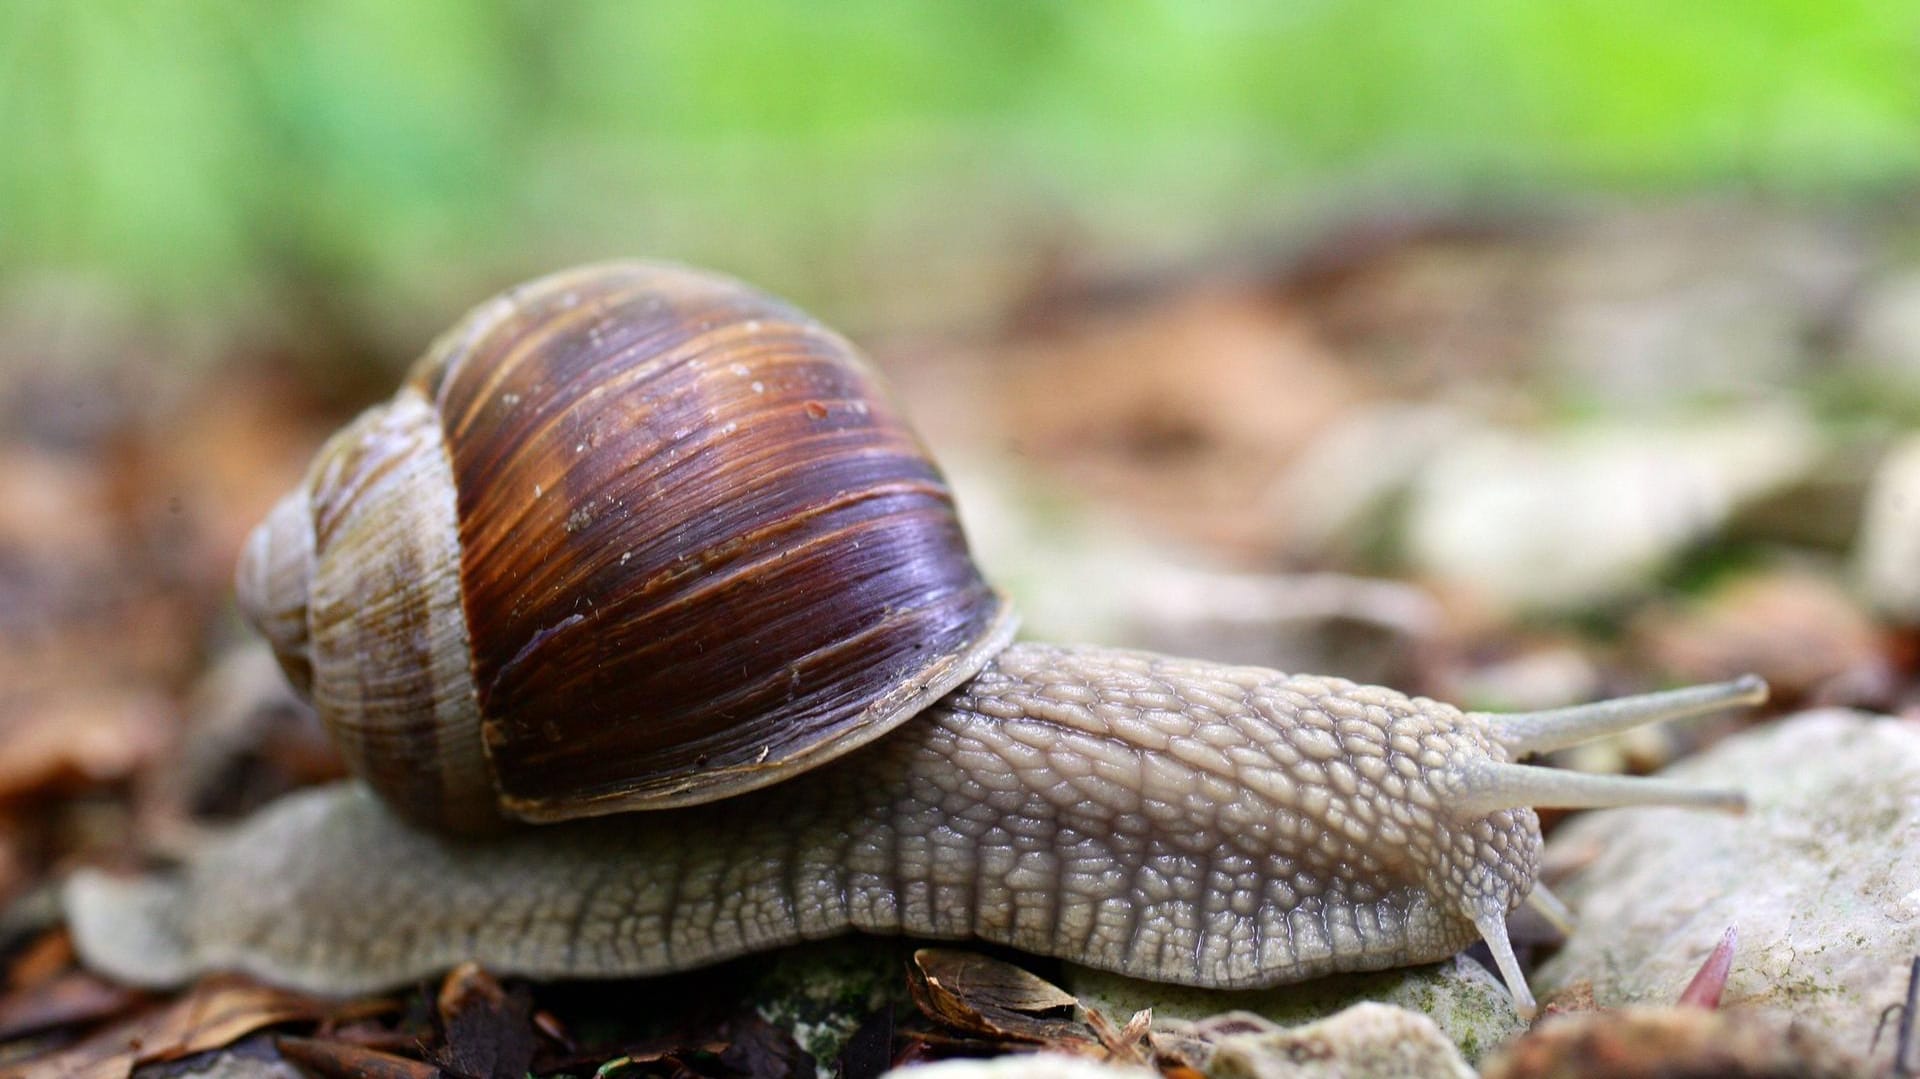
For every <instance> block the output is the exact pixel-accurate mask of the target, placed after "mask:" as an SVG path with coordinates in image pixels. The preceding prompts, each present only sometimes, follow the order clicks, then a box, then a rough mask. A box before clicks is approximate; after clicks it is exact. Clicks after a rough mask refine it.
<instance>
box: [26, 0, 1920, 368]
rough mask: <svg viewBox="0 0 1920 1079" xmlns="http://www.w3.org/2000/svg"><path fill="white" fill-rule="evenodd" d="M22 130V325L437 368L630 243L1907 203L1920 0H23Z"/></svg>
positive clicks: (815, 255) (849, 269)
mask: <svg viewBox="0 0 1920 1079" xmlns="http://www.w3.org/2000/svg"><path fill="white" fill-rule="evenodd" d="M0 147H5V150H4V152H0V331H4V330H5V329H6V328H7V325H6V324H7V323H8V322H12V323H14V324H16V325H17V324H18V323H19V322H20V321H21V320H25V321H27V322H29V323H32V324H33V325H36V326H40V327H42V328H44V326H45V324H46V323H48V322H49V321H50V320H51V321H53V322H58V321H59V320H60V319H61V318H62V317H70V318H75V319H79V320H81V321H84V322H87V323H88V325H89V329H90V330H91V329H95V328H97V324H98V323H99V322H101V321H108V322H111V321H113V320H116V319H118V320H125V321H126V322H128V323H130V324H134V325H138V326H140V327H143V331H142V332H145V333H161V334H164V335H166V336H165V337H164V338H163V340H164V342H165V343H164V345H163V346H162V347H161V348H159V350H158V352H157V353H156V354H157V355H162V356H164V357H166V358H167V359H169V360H171V361H177V362H192V361H194V360H196V359H204V358H206V357H207V356H215V355H218V354H219V353H221V352H223V351H225V350H227V349H229V348H231V347H232V346H233V344H234V342H235V341H236V340H253V341H258V340H263V339H264V340H270V341H271V340H284V341H296V342H297V341H300V340H321V339H324V340H327V341H329V342H330V347H343V346H341V343H342V342H344V343H345V346H344V347H347V349H348V351H350V352H351V351H354V350H356V349H357V350H362V351H364V352H366V353H368V354H370V355H377V356H381V357H386V356H389V355H391V356H399V357H405V356H407V355H409V354H411V353H412V352H414V351H415V350H416V349H417V348H418V347H419V344H420V342H421V341H422V340H423V339H424V338H425V337H426V336H427V335H429V334H431V333H432V332H433V331H434V330H435V329H436V328H438V327H440V326H442V325H445V324H446V323H447V322H448V321H449V320H450V318H451V317H452V315H453V314H454V313H456V312H457V311H458V310H459V309H461V308H462V307H464V306H465V305H466V304H467V303H469V302H471V301H472V299H473V298H474V297H476V296H478V295H481V294H484V292H486V291H488V290H490V289H492V288H494V287H497V286H498V285H500V284H502V283H504V282H507V281H511V280H515V279H518V278H521V277H525V276H528V275H530V274H533V273H536V272H540V271H543V270H546V269H550V268H552V267H555V266H558V265H563V264H566V263H570V262H576V261H580V260H583V259H587V258H593V257H599V256H605V255H609V254H615V253H645V254H651V255H657V256H666V257H672V258H677V259H682V260H686V261H690V262H695V263H701V264H708V265H713V266H718V267H722V268H725V269H727V270H730V271H732V272H735V273H737V274H740V275H742V276H745V277H747V278H749V279H752V280H754V281H757V282H760V283H762V284H764V285H766V286H768V287H770V288H772V289H774V290H776V291H779V292H784V293H787V294H789V295H792V296H794V297H796V298H797V299H799V300H801V301H802V302H803V303H805V304H808V305H810V306H812V307H814V308H816V309H818V310H819V311H820V312H821V313H822V314H823V315H825V316H827V317H828V318H829V320H830V321H836V322H840V323H841V324H843V325H847V326H848V327H849V328H851V329H853V330H855V331H856V332H858V331H860V330H862V329H864V328H869V327H871V326H875V325H884V326H898V325H927V324H936V325H953V324H955V323H963V322H965V321H966V320H967V319H969V318H973V317H977V316H978V315H979V314H980V313H982V312H988V311H992V310H995V309H996V307H997V305H999V304H1001V303H1003V302H1004V300H1005V297H1006V296H1007V295H1008V293H1009V291H1010V290H1015V289H1017V288H1018V286H1019V284H1020V283H1021V282H1023V281H1025V280H1029V279H1031V278H1032V277H1033V276H1034V275H1036V274H1039V273H1043V272H1045V269H1046V267H1047V265H1048V264H1049V260H1051V259H1058V258H1060V257H1063V256H1067V255H1070V256H1071V257H1073V258H1076V259H1081V260H1092V261H1095V262H1098V263H1102V264H1117V265H1128V264H1136V263H1143V262H1146V263H1150V262H1156V261H1157V262H1160V263H1166V262H1169V261H1174V262H1177V261H1179V260H1185V259H1194V258H1204V257H1207V256H1208V254H1209V253H1218V252H1221V251H1223V250H1224V251H1235V250H1241V251H1244V250H1245V249H1247V248H1250V247H1258V246H1259V245H1261V244H1266V243H1277V242H1283V241H1284V240H1285V239H1286V238H1287V237H1289V236H1293V235H1297V234H1298V233H1299V232H1300V231H1301V230H1302V229H1304V228H1308V227H1310V226H1311V223H1312V222H1314V221H1317V220H1323V219H1325V218H1326V216H1327V215H1329V214H1330V213H1339V212H1342V211H1344V210H1347V209H1349V208H1351V207H1354V206H1369V207H1379V206H1394V205H1407V204H1418V205H1434V204H1441V205H1448V206H1458V205H1462V204H1468V205H1472V204H1487V203H1498V204H1500V205H1512V204H1515V203H1522V204H1524V203H1526V202H1529V201H1533V200H1539V199H1542V198H1563V197H1565V196H1566V195H1567V194H1568V193H1574V194H1580V195H1585V194H1591V193H1600V194H1607V195H1620V194H1627V195H1633V196H1640V195H1646V194H1673V193H1688V192H1697V191H1703V190H1704V191H1709V192H1726V191H1733V192H1738V193H1741V194H1743V195H1745V194H1761V195H1766V196H1773V195H1780V196H1790V197H1793V198H1795V199H1814V200H1847V199H1857V198H1861V197H1867V196H1875V197H1877V196H1879V195H1882V194H1884V193H1885V192H1887V191H1889V190H1895V191H1900V190H1905V189H1906V188H1908V187H1909V186H1910V185H1912V183H1913V181H1914V179H1915V177H1916V174H1920V5H1916V4H1913V3H1908V2H1903V0H1885V2H1883V0H1719V2H1709V3H1698V4H1671V3H1665V2H1656V0H1556V2H1553V3H1541V2H1539V0H1487V2H1480V3H1459V4H1434V5H1428V4H1411V3H1364V2H1362V3H1334V2H1308V3H1295V4H1275V5H1253V4H1195V3H1191V2H1187V0H1164V2H1145V0H1140V2H1122V3H1033V2H993V3H910V2H899V0H872V2H855V3H835V4H811V3H797V2H791V3H790V2H778V0H760V2H750V3H733V4H726V5H685V4H639V3H625V2H589V3H569V4H548V3H533V2H528V3H493V4H474V3H469V2H465V0H459V2H455V0H415V2H411V3H407V4H403V5H396V4H390V3H377V2H371V0H361V2H340V3H295V4H256V3H185V2H182V3H153V2H151V0H99V2H92V3H85V4H76V3H69V2H65V0H7V2H6V3H5V4H4V6H0ZM76 312H77V314H73V313H76ZM63 313H67V314H65V315H63ZM71 336H72V335H70V334H68V335H64V336H63V335H62V334H59V333H55V334H52V335H47V334H36V335H33V337H34V340H46V339H50V338H57V339H68V340H70V339H71ZM81 336H82V337H85V336H87V335H86V334H82V335H81ZM16 339H17V335H16ZM90 350H97V349H92V347H90V346H87V345H85V344H84V343H82V344H76V345H74V346H73V347H72V348H71V349H70V351H72V352H74V353H77V354H78V355H77V356H76V357H75V358H77V359H81V360H85V359H87V358H88V356H87V355H86V353H88V352H89V351H90ZM7 351H8V352H9V354H10V355H9V357H8V360H7V361H5V362H7V363H9V364H14V363H18V362H20V361H21V360H22V359H23V358H24V357H22V355H21V354H20V353H21V350H20V349H18V348H14V349H9V350H7ZM36 358H39V357H36ZM380 362H381V363H383V364H384V363H387V362H389V361H387V360H385V359H382V360H381V361H380Z"/></svg>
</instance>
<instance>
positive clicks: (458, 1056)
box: [435, 963, 534, 1079]
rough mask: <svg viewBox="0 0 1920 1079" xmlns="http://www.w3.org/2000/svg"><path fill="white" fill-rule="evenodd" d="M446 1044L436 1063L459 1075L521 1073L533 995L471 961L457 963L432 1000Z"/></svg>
mask: <svg viewBox="0 0 1920 1079" xmlns="http://www.w3.org/2000/svg"><path fill="white" fill-rule="evenodd" d="M435 1006H436V1007H437V1009H438V1010H439V1013H440V1029H441V1030H442V1031H443V1032H444V1033H445V1035H446V1045H445V1046H444V1047H443V1048H442V1049H441V1051H440V1053H439V1054H438V1056H439V1058H440V1063H442V1064H444V1065H445V1066H446V1067H447V1068H448V1069H449V1070H451V1071H454V1072H456V1073H458V1074H460V1075H470V1076H483V1077H486V1079H519V1077H520V1076H523V1075H525V1074H526V1073H527V1065H528V1064H530V1063H532V1061H533V1051H534V1032H533V1022H532V1012H533V1001H532V999H531V998H530V997H529V996H528V994H527V991H526V990H525V989H518V990H515V991H513V992H508V991H507V990H506V989H505V988H504V987H502V986H501V984H500V983H499V982H498V981H496V980H495V979H494V977H493V975H491V974H488V973H487V972H486V971H484V970H482V969H480V967H479V965H478V964H475V963H462V964H460V965H459V966H457V967H455V968H454V969H453V971H452V972H451V973H449V974H448V975H447V977H446V980H445V981H443V982H441V984H440V995H439V997H438V999H437V1000H436V1002H435Z"/></svg>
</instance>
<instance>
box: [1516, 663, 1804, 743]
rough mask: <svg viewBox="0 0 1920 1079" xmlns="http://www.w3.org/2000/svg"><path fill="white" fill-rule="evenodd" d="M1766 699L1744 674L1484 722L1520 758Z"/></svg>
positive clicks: (1754, 679) (1760, 685)
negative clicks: (1681, 687) (1717, 680)
mask: <svg viewBox="0 0 1920 1079" xmlns="http://www.w3.org/2000/svg"><path fill="white" fill-rule="evenodd" d="M1766 699H1767V684H1766V682H1764V681H1762V680H1761V679H1760V678H1759V677H1758V676H1756V675H1751V674H1749V675H1745V676H1744V677H1741V678H1736V679H1734V680H1732V681H1730V682H1716V683H1713V684H1711V685H1704V686H1688V687H1686V688H1684V689H1670V690H1666V691H1664V692H1660V693H1642V694H1639V695H1637V696H1633V697H1617V698H1615V699H1613V700H1610V701H1594V702H1592V703H1591V704H1576V705H1573V706H1571V707H1568V708H1552V709H1547V710H1545V711H1540V712H1509V713H1503V714H1490V715H1487V716H1486V719H1487V721H1488V723H1489V724H1490V725H1491V726H1492V728H1493V731H1494V737H1495V738H1497V739H1499V741H1500V744H1501V745H1504V746H1506V747H1507V752H1508V753H1510V754H1512V755H1513V756H1515V757H1520V756H1525V755H1526V754H1528V753H1548V752H1551V751H1553V750H1556V749H1565V748H1566V747H1567V746H1572V745H1579V744H1580V743H1581V742H1590V741H1592V740H1594V739H1596V738H1604V737H1606V736H1607V735H1609V734H1619V733H1620V732H1622V731H1629V730H1632V729H1634V728H1635V727H1644V726H1647V725H1648V724H1651V723H1664V722H1667V721H1668V720H1675V719H1689V718H1692V717H1694V716H1702V715H1707V714H1710V713H1713V712H1719V711H1722V710H1725V709H1728V708H1736V707H1742V706H1752V705H1756V704H1764V703H1765V702H1766Z"/></svg>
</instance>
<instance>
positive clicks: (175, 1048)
mask: <svg viewBox="0 0 1920 1079" xmlns="http://www.w3.org/2000/svg"><path fill="white" fill-rule="evenodd" d="M364 1006H365V1005H364V1004H348V1005H340V1004H335V1003H330V1002H327V1001H323V1000H317V999H315V998H312V997H306V996H301V995H300V994H297V993H290V992H287V991H285V990H281V989H273V988H269V987H267V986H263V985H258V984H256V983H253V982H250V981H247V980H245V979H242V978H237V977H231V976H217V977H212V978H207V979H204V980H202V981H201V982H199V983H198V984H196V985H195V986H194V987H193V988H192V989H190V990H188V991H187V992H186V993H184V994H182V995H181V996H180V997H179V998H177V999H175V1000H174V1001H173V1002H171V1003H169V1004H167V1005H166V1006H165V1007H161V1008H155V1009H153V1010H151V1011H147V1012H143V1013H141V1014H139V1015H136V1016H133V1017H132V1018H130V1019H127V1020H126V1021H124V1022H121V1023H116V1024H114V1025H113V1026H111V1027H108V1028H107V1029H106V1030H103V1031H101V1032H99V1033H98V1034H95V1035H93V1036H92V1037H90V1038H88V1039H86V1040H85V1041H83V1042H81V1043H80V1044H78V1045H76V1046H73V1047H72V1048H70V1049H67V1050H65V1051H63V1052H61V1053H58V1054H55V1055H54V1056H52V1057H49V1058H46V1059H43V1060H38V1061H33V1062H30V1063H28V1064H25V1065H22V1066H21V1068H22V1069H23V1070H17V1071H8V1072H0V1076H12V1075H20V1076H33V1077H35V1079H39V1077H43V1076H44V1077H49V1079H52V1077H58V1079H124V1077H125V1076H127V1075H129V1074H131V1072H132V1071H133V1069H134V1067H136V1066H137V1065H140V1064H147V1063H151V1062H154V1061H163V1060H175V1059H178V1058H180V1057H184V1056H190V1055H192V1054H194V1053H201V1052H205V1051H207V1050H209V1049H218V1048H220V1047H222V1046H224V1045H228V1044H231V1043H232V1042H234V1041H237V1040H238V1039H240V1038H243V1037H245V1036H247V1035H248V1034H251V1033H253V1032H254V1031H256V1030H260V1029H262V1028H265V1027H270V1026H275V1025H278V1024H280V1023H290V1022H301V1021H305V1022H314V1021H318V1020H321V1019H325V1018H328V1017H329V1016H335V1015H339V1014H343V1013H347V1012H351V1011H353V1010H354V1009H356V1008H364Z"/></svg>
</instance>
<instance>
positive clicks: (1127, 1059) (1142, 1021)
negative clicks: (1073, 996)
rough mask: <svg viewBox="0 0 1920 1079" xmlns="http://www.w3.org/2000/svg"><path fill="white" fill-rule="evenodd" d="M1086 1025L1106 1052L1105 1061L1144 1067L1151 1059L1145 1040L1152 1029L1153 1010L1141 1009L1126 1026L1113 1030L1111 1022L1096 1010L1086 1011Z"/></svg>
mask: <svg viewBox="0 0 1920 1079" xmlns="http://www.w3.org/2000/svg"><path fill="white" fill-rule="evenodd" d="M1087 1025H1088V1026H1089V1027H1092V1028H1093V1033H1094V1036H1095V1037H1097V1038H1099V1039H1100V1044H1101V1046H1102V1047H1103V1048H1105V1049H1106V1051H1107V1059H1108V1060H1115V1061H1120V1062H1122V1063H1126V1064H1140V1065H1146V1064H1148V1063H1149V1062H1151V1061H1152V1059H1153V1053H1152V1052H1151V1051H1149V1049H1148V1047H1147V1044H1146V1040H1147V1031H1148V1030H1150V1029H1152V1027H1153V1009H1152V1008H1142V1009H1140V1010H1139V1011H1137V1012H1134V1013H1133V1018H1131V1019H1128V1020H1127V1025H1126V1026H1124V1027H1120V1028H1115V1027H1114V1025H1113V1020H1111V1019H1108V1018H1107V1017H1106V1016H1105V1015H1104V1014H1102V1013H1101V1012H1099V1011H1098V1010H1097V1009H1094V1008H1088V1009H1087Z"/></svg>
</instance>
